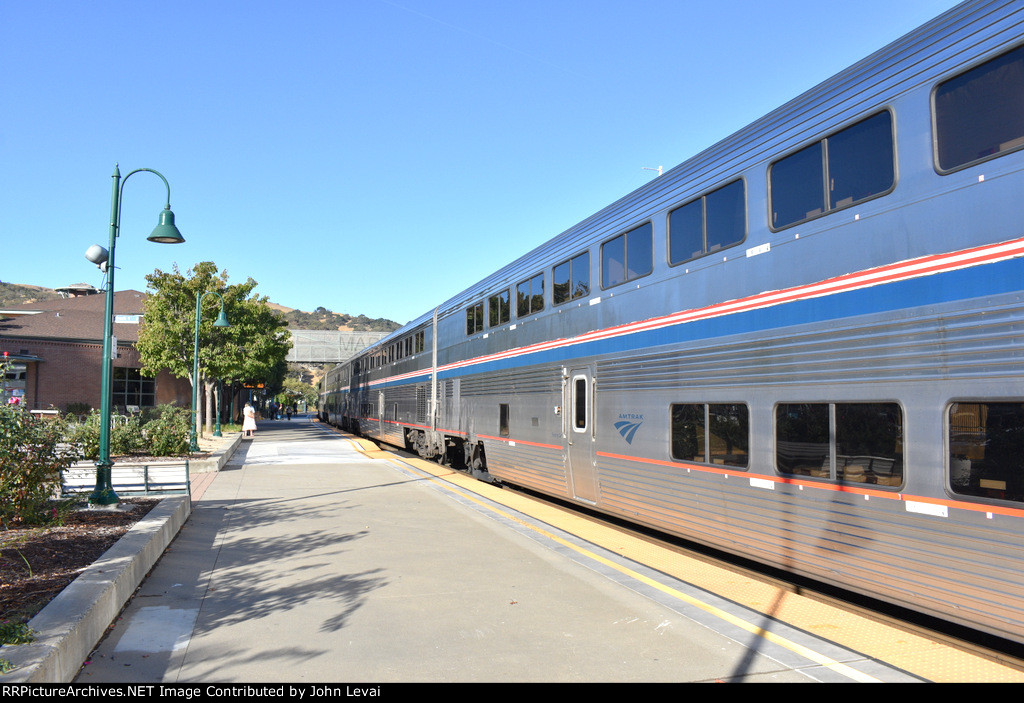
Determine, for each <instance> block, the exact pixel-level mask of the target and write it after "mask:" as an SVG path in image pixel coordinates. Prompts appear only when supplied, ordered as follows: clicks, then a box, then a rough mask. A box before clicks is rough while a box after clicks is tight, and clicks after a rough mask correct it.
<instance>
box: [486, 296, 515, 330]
mask: <svg viewBox="0 0 1024 703" xmlns="http://www.w3.org/2000/svg"><path fill="white" fill-rule="evenodd" d="M487 315H488V320H489V322H490V325H491V327H497V326H498V325H504V324H505V323H507V322H509V321H510V320H511V319H512V307H511V305H510V303H509V294H508V291H507V290H503V291H501V292H500V293H498V294H496V295H492V296H491V297H490V298H488V299H487Z"/></svg>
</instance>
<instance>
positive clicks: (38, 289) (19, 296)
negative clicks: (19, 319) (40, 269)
mask: <svg viewBox="0 0 1024 703" xmlns="http://www.w3.org/2000/svg"><path fill="white" fill-rule="evenodd" d="M59 297H60V294H59V293H57V291H55V290H53V289H52V288H43V287H42V286H24V285H19V284H17V283H0V307H8V306H11V305H24V304H25V303H35V302H38V301H40V300H51V299H53V298H59Z"/></svg>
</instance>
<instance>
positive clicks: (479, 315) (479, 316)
mask: <svg viewBox="0 0 1024 703" xmlns="http://www.w3.org/2000/svg"><path fill="white" fill-rule="evenodd" d="M483 330H484V304H483V301H481V302H479V303H477V304H476V305H470V306H469V307H468V308H466V334H476V333H477V332H483Z"/></svg>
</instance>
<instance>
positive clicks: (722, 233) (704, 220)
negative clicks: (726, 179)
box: [668, 180, 747, 264]
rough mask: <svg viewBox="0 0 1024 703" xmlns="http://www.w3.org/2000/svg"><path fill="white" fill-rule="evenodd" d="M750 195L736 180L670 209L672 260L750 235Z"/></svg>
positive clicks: (691, 256) (676, 261)
mask: <svg viewBox="0 0 1024 703" xmlns="http://www.w3.org/2000/svg"><path fill="white" fill-rule="evenodd" d="M746 200H747V197H746V186H745V184H744V182H743V181H742V180H738V181H733V182H732V183H730V184H729V185H726V186H723V187H721V188H719V189H718V190H714V191H712V192H710V193H708V194H706V195H703V196H701V197H700V198H697V199H696V200H693V201H691V202H689V203H687V204H686V205H683V206H682V207H679V208H676V209H675V210H673V211H672V212H670V213H669V216H668V231H669V244H668V248H669V263H670V264H680V263H683V262H684V261H691V260H693V259H696V258H698V257H701V256H704V255H706V254H710V253H712V252H715V251H718V250H719V249H725V248H726V247H731V246H733V245H736V244H739V243H740V242H742V241H743V240H744V239H746V238H747V202H746Z"/></svg>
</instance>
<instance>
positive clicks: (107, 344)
mask: <svg viewBox="0 0 1024 703" xmlns="http://www.w3.org/2000/svg"><path fill="white" fill-rule="evenodd" d="M112 178H113V179H114V187H113V192H112V193H111V196H110V246H109V247H108V248H107V289H106V297H107V299H106V300H105V301H104V313H103V361H102V369H103V372H102V377H101V380H100V384H101V385H100V450H99V456H98V457H97V459H96V488H95V489H94V490H93V492H92V494H91V495H90V496H89V503H90V504H92V505H114V504H116V503H118V502H119V498H118V497H117V493H115V492H114V486H113V484H112V483H111V468H112V467H113V462H111V461H110V412H111V402H112V399H111V396H112V391H111V380H112V379H111V375H112V371H113V359H112V356H113V349H112V347H113V336H114V270H115V268H114V245H115V244H116V243H117V228H118V224H119V222H120V219H121V188H120V186H121V171H120V169H119V168H118V167H117V166H116V165H115V166H114V175H113V176H112Z"/></svg>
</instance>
